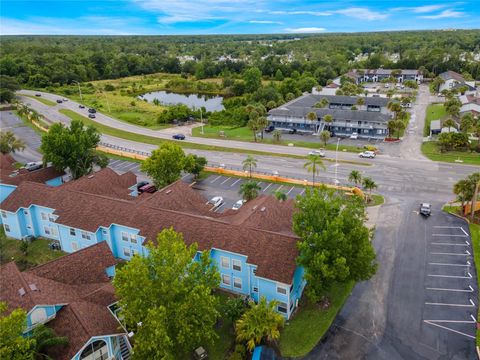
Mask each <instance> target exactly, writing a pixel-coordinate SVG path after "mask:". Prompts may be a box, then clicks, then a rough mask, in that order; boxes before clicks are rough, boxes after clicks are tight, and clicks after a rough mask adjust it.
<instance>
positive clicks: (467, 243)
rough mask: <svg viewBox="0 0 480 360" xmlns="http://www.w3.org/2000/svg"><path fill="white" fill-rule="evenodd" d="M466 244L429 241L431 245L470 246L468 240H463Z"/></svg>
mask: <svg viewBox="0 0 480 360" xmlns="http://www.w3.org/2000/svg"><path fill="white" fill-rule="evenodd" d="M465 243H466V244H452V243H431V244H432V245H449V246H470V243H469V242H468V241H465Z"/></svg>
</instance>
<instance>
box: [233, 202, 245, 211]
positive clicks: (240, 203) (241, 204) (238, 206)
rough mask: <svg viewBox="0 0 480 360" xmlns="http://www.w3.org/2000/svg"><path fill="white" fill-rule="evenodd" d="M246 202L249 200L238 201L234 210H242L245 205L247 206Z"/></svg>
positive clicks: (234, 205)
mask: <svg viewBox="0 0 480 360" xmlns="http://www.w3.org/2000/svg"><path fill="white" fill-rule="evenodd" d="M246 202H247V200H238V201H237V202H236V203H235V204H233V206H232V210H238V209H240V208H241V207H242V206H243V204H245V203H246Z"/></svg>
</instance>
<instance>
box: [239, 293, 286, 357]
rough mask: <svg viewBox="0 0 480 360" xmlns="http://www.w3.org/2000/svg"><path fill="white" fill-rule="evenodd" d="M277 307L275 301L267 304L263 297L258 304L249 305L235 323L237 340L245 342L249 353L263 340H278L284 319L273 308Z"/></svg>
mask: <svg viewBox="0 0 480 360" xmlns="http://www.w3.org/2000/svg"><path fill="white" fill-rule="evenodd" d="M277 305H278V302H277V301H276V300H273V301H270V302H269V303H267V300H266V299H265V297H264V296H262V298H261V299H260V301H259V302H258V304H254V303H252V304H251V308H250V309H248V310H247V311H246V312H245V313H244V314H243V315H242V317H241V318H240V319H238V320H237V323H236V333H237V340H238V341H240V342H246V343H247V348H248V350H249V351H252V350H253V349H254V348H255V346H256V345H258V344H260V343H261V342H262V340H263V339H265V340H267V341H274V340H277V339H279V338H280V328H281V327H283V324H284V322H285V318H284V317H283V316H282V315H281V314H279V313H278V312H277V311H276V310H275V308H276V306H277Z"/></svg>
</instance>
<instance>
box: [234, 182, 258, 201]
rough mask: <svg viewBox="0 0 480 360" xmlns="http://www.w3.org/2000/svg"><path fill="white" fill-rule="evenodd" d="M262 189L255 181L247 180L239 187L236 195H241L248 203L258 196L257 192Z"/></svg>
mask: <svg viewBox="0 0 480 360" xmlns="http://www.w3.org/2000/svg"><path fill="white" fill-rule="evenodd" d="M261 189H262V188H261V187H260V185H258V183H257V182H256V181H253V180H249V181H247V182H244V183H243V184H242V185H240V190H239V191H238V193H239V194H240V195H242V197H243V199H244V200H247V201H250V200H253V199H255V198H256V197H257V196H258V192H259V191H260V190H261Z"/></svg>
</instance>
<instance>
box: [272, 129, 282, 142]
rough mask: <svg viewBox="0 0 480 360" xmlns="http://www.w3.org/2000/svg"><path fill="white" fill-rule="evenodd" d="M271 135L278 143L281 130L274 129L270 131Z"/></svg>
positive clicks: (280, 137)
mask: <svg viewBox="0 0 480 360" xmlns="http://www.w3.org/2000/svg"><path fill="white" fill-rule="evenodd" d="M272 136H273V140H274V141H275V142H277V143H278V142H280V140H281V139H282V132H281V131H280V130H278V129H275V130H273V132H272Z"/></svg>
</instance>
